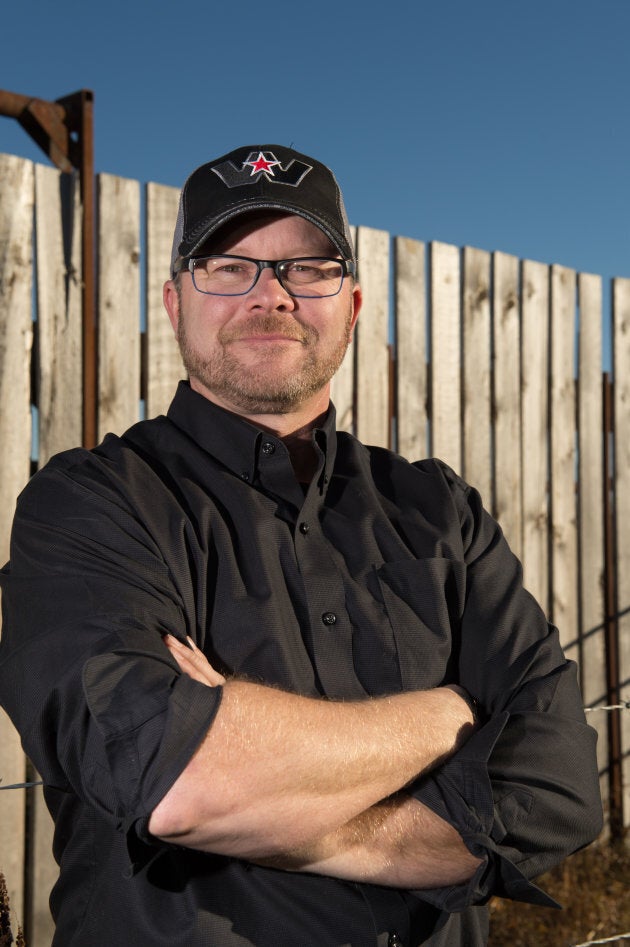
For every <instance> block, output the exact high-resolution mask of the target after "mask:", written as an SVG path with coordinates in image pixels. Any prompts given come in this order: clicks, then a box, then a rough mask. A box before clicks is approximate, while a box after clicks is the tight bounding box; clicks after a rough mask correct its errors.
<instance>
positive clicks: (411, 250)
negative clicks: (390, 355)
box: [394, 237, 429, 460]
mask: <svg viewBox="0 0 630 947" xmlns="http://www.w3.org/2000/svg"><path fill="white" fill-rule="evenodd" d="M425 256H426V248H425V245H424V243H421V242H420V241H419V240H409V239H408V238H406V237H396V239H395V241H394V298H395V323H396V433H397V450H398V451H399V453H401V454H402V455H403V456H404V457H407V459H408V460H419V459H420V458H422V457H426V456H427V454H428V452H429V445H428V443H427V433H428V417H427V402H428V398H427V365H426V362H427V352H426V336H427V306H426V293H427V286H426V272H425V271H426V267H425Z"/></svg>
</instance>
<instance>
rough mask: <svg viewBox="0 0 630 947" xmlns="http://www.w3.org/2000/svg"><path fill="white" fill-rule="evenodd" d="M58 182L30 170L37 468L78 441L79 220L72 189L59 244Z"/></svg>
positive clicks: (43, 171) (53, 174) (47, 172)
mask: <svg viewBox="0 0 630 947" xmlns="http://www.w3.org/2000/svg"><path fill="white" fill-rule="evenodd" d="M60 183H61V173H60V172H59V171H57V170H55V169H54V168H49V167H46V166H44V165H41V164H38V165H36V166H35V197H36V203H35V236H36V246H37V327H36V328H37V343H38V344H37V351H38V354H39V357H38V363H37V408H38V418H39V454H38V462H39V466H40V467H42V466H43V465H44V464H45V463H46V461H47V460H48V459H49V458H50V457H51V455H52V454H54V453H56V452H58V451H60V450H64V449H66V448H69V447H77V446H78V445H79V444H81V437H82V407H81V406H82V398H83V378H82V361H81V352H82V349H81V345H82V339H81V336H82V329H81V304H82V301H81V220H80V212H79V203H78V187H76V188H75V193H74V195H73V197H71V198H70V200H71V202H72V207H71V208H70V209H69V214H68V215H67V217H66V220H67V222H68V231H69V232H68V233H67V234H66V235H65V236H66V237H67V241H64V233H63V230H62V221H63V219H64V216H65V215H63V214H62V201H61V194H60ZM68 197H70V195H69V194H68ZM66 243H68V244H69V245H70V246H69V251H68V252H69V259H68V260H66V251H65V249H64V247H65V245H66Z"/></svg>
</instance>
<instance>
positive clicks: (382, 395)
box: [355, 227, 390, 447]
mask: <svg viewBox="0 0 630 947" xmlns="http://www.w3.org/2000/svg"><path fill="white" fill-rule="evenodd" d="M357 256H358V259H359V282H360V284H361V289H362V291H363V309H362V310H361V315H360V316H359V322H358V324H357V330H356V333H355V334H356V347H357V355H356V358H357V391H356V415H357V417H356V422H357V435H358V437H359V438H360V439H361V440H362V441H364V442H365V443H367V444H375V445H377V446H380V447H388V446H389V443H390V417H389V415H390V408H389V348H388V340H389V234H388V233H386V232H385V231H384V230H374V229H373V228H371V227H359V228H358V229H357Z"/></svg>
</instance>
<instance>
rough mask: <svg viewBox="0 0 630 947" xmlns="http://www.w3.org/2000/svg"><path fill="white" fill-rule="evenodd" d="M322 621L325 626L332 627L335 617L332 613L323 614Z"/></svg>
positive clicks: (335, 620)
mask: <svg viewBox="0 0 630 947" xmlns="http://www.w3.org/2000/svg"><path fill="white" fill-rule="evenodd" d="M322 621H323V623H324V624H325V625H334V624H336V622H337V616H336V615H335V613H334V612H324V614H323V615H322Z"/></svg>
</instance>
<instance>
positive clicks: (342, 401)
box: [330, 227, 362, 434]
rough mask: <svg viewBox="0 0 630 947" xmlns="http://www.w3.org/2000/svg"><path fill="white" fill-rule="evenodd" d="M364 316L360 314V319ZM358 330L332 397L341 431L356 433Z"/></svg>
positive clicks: (335, 380)
mask: <svg viewBox="0 0 630 947" xmlns="http://www.w3.org/2000/svg"><path fill="white" fill-rule="evenodd" d="M350 235H351V237H352V242H353V244H354V246H356V244H357V228H356V227H351V228H350ZM361 318H362V317H361V316H359V319H361ZM355 339H356V332H355V333H354V334H353V336H352V341H351V342H350V345H349V346H348V351H347V352H346V354H345V356H344V360H343V362H342V363H341V367H340V368H339V371H338V372H337V374H336V375H335V377H334V378H333V380H332V384H331V387H330V397H331V400H332V402H333V404H334V406H335V410H336V412H337V427H338V428H339V430H340V431H347V432H348V433H349V434H356V418H355V390H356V349H357V347H356V341H355Z"/></svg>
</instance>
